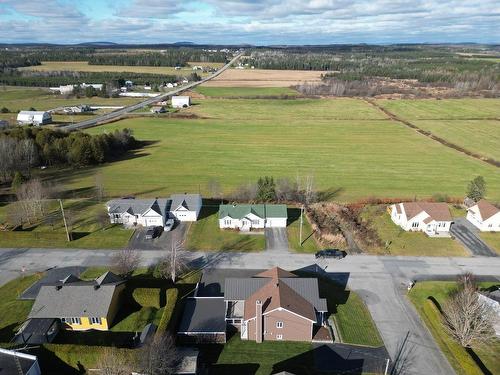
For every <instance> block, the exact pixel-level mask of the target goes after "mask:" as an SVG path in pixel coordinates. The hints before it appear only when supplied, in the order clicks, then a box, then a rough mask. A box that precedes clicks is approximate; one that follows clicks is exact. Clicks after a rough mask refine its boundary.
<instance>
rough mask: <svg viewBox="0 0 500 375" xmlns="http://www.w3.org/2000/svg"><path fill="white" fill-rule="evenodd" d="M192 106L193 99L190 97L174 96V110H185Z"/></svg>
mask: <svg viewBox="0 0 500 375" xmlns="http://www.w3.org/2000/svg"><path fill="white" fill-rule="evenodd" d="M190 105H191V97H189V96H172V107H173V108H185V107H189V106H190Z"/></svg>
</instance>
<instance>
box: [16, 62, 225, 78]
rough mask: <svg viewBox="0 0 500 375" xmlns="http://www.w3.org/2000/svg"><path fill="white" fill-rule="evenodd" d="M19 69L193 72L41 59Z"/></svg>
mask: <svg viewBox="0 0 500 375" xmlns="http://www.w3.org/2000/svg"><path fill="white" fill-rule="evenodd" d="M190 64H191V65H202V66H212V67H216V68H220V67H221V66H223V65H224V64H222V63H197V62H192V63H190ZM19 70H31V71H38V72H51V71H71V72H130V73H149V74H165V75H177V74H189V73H192V72H193V69H192V68H191V67H190V66H187V67H182V68H181V69H179V70H176V69H175V68H174V67H173V66H126V65H125V66H122V65H89V63H88V62H86V61H42V65H34V66H27V67H23V68H19ZM196 72H197V73H198V74H200V75H202V76H205V75H208V74H207V73H202V72H201V71H199V70H198V71H196Z"/></svg>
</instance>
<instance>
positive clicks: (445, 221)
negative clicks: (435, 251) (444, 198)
mask: <svg viewBox="0 0 500 375" xmlns="http://www.w3.org/2000/svg"><path fill="white" fill-rule="evenodd" d="M391 219H392V221H393V222H394V223H396V224H397V225H399V226H400V227H401V228H403V229H404V230H405V231H420V232H424V233H425V234H427V235H428V236H430V237H433V236H443V235H444V236H446V235H449V231H450V227H451V223H452V221H453V219H452V217H451V214H450V210H449V209H448V205H447V204H446V203H432V202H405V203H397V204H393V205H392V206H391Z"/></svg>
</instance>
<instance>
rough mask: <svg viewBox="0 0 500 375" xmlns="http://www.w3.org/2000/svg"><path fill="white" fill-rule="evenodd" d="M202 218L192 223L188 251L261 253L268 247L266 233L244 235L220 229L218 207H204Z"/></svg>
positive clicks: (188, 237) (189, 231) (188, 236)
mask: <svg viewBox="0 0 500 375" xmlns="http://www.w3.org/2000/svg"><path fill="white" fill-rule="evenodd" d="M200 218H201V219H200ZM200 218H199V219H198V221H196V222H193V223H190V226H189V229H188V232H187V243H186V249H187V250H192V251H196V250H200V251H261V250H264V248H265V246H266V239H265V236H264V232H257V233H256V232H252V233H254V234H243V233H241V232H239V231H237V230H227V229H226V230H222V229H220V228H219V216H218V213H217V208H216V207H206V206H204V207H203V208H202V211H201V213H200Z"/></svg>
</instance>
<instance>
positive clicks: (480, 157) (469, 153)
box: [364, 99, 500, 168]
mask: <svg viewBox="0 0 500 375" xmlns="http://www.w3.org/2000/svg"><path fill="white" fill-rule="evenodd" d="M364 100H365V102H366V103H368V104H370V105H372V106H374V107H375V108H377V109H379V110H380V111H382V112H383V113H385V114H386V115H387V116H389V118H390V119H391V120H394V121H397V122H400V123H401V124H403V125H406V126H407V127H409V128H411V129H413V130H415V131H416V132H417V133H419V134H422V135H424V136H426V137H428V138H430V139H432V140H434V141H436V142H439V143H441V144H442V145H443V146H446V147H449V148H452V149H454V150H455V151H458V152H461V153H463V154H465V155H467V156H470V157H472V158H474V159H477V160H481V161H484V162H485V163H488V164H490V165H493V166H494V167H497V168H499V167H500V161H498V160H495V159H491V158H487V157H485V156H483V155H480V154H476V153H475V152H472V151H469V150H467V149H465V148H463V147H461V146H458V145H456V144H454V143H451V142H448V141H447V140H445V139H443V138H441V137H438V136H436V135H434V134H432V133H431V132H429V131H427V130H423V129H421V128H419V127H418V126H416V125H415V124H412V123H411V122H409V121H407V120H404V119H402V118H401V117H399V116H397V115H395V114H394V113H392V112H390V111H388V110H387V109H385V108H384V107H382V106H380V105H378V104H377V103H376V102H375V101H374V100H371V99H364Z"/></svg>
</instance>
